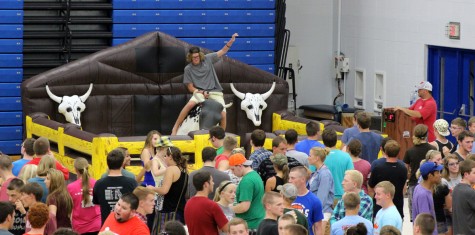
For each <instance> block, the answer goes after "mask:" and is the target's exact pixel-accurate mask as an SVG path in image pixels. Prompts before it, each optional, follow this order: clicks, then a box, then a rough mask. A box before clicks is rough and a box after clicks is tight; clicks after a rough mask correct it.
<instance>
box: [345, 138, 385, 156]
mask: <svg viewBox="0 0 475 235" xmlns="http://www.w3.org/2000/svg"><path fill="white" fill-rule="evenodd" d="M353 138H354V139H357V140H359V141H360V142H361V145H362V150H361V155H360V157H361V158H362V159H364V160H366V161H368V162H369V163H372V162H373V161H374V160H376V159H378V153H379V149H380V148H381V142H382V141H383V137H382V136H381V135H378V134H376V133H374V132H371V131H370V132H360V133H359V134H357V135H356V136H355V137H353ZM350 141H351V139H350Z"/></svg>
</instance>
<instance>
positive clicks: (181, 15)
mask: <svg viewBox="0 0 475 235" xmlns="http://www.w3.org/2000/svg"><path fill="white" fill-rule="evenodd" d="M112 3H113V4H112V5H113V11H112V21H113V25H112V35H113V39H112V45H118V44H121V43H124V42H126V41H129V40H131V39H133V38H135V37H137V36H139V35H142V34H144V33H147V32H151V31H162V32H164V33H167V34H170V35H173V36H175V37H177V38H180V39H181V40H184V41H186V42H188V43H191V44H195V45H198V46H200V47H204V48H208V49H211V50H214V51H217V50H220V49H221V48H222V47H223V46H224V44H225V43H226V42H227V41H228V40H229V38H231V35H232V34H233V33H235V32H237V33H238V34H239V37H238V39H237V40H236V42H235V43H234V44H233V46H232V48H231V50H230V51H229V52H228V54H227V56H229V57H231V58H234V59H237V60H240V61H242V62H244V63H247V64H249V65H253V66H255V67H257V68H260V69H262V70H265V71H268V72H270V73H274V70H275V65H274V48H275V47H274V44H275V18H276V16H275V5H276V4H275V1H274V0H141V1H136V0H113V1H112Z"/></svg>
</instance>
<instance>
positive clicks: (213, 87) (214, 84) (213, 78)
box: [183, 52, 223, 91]
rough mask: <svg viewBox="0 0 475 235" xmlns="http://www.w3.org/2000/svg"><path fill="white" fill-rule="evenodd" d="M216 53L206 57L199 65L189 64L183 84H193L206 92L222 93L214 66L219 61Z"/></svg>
mask: <svg viewBox="0 0 475 235" xmlns="http://www.w3.org/2000/svg"><path fill="white" fill-rule="evenodd" d="M219 59H220V58H219V57H218V54H217V53H216V52H214V53H210V54H207V55H205V59H204V61H202V62H201V63H200V64H198V65H193V64H192V63H189V64H188V65H187V66H186V67H185V72H184V75H183V83H185V84H186V83H193V86H195V88H198V89H200V90H205V91H222V90H223V88H222V87H221V84H219V80H218V76H217V75H216V71H215V70H214V67H213V64H214V63H216V62H218V61H219Z"/></svg>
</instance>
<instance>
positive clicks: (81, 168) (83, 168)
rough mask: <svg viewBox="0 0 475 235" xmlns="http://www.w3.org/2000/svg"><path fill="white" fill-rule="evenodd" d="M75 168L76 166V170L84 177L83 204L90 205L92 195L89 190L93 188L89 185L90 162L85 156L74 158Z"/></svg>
mask: <svg viewBox="0 0 475 235" xmlns="http://www.w3.org/2000/svg"><path fill="white" fill-rule="evenodd" d="M74 168H76V171H77V172H78V173H79V174H81V177H82V180H81V185H82V202H83V205H88V204H90V203H91V195H89V190H90V188H91V186H90V185H89V178H90V175H89V171H88V169H89V163H88V162H87V160H86V159H85V158H82V157H80V158H76V160H74Z"/></svg>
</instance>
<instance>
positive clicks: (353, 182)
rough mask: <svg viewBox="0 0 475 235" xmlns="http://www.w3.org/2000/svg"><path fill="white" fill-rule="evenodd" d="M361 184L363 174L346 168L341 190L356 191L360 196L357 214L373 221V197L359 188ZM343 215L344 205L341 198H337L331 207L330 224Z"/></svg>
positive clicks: (346, 191)
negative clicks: (334, 204)
mask: <svg viewBox="0 0 475 235" xmlns="http://www.w3.org/2000/svg"><path fill="white" fill-rule="evenodd" d="M362 184H363V175H362V174H361V172H359V171H357V170H347V171H346V172H345V178H343V183H342V185H343V190H344V191H345V193H348V192H354V193H358V194H359V196H360V199H361V201H360V209H359V211H358V215H359V216H361V217H363V218H365V219H367V220H369V221H373V199H371V197H370V196H368V194H366V193H365V192H364V191H363V190H361V185H362ZM343 217H345V206H344V205H343V200H341V199H340V200H339V201H338V203H337V204H336V206H335V208H334V209H333V213H332V217H331V218H330V224H333V223H334V222H336V221H338V220H340V219H342V218H343Z"/></svg>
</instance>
